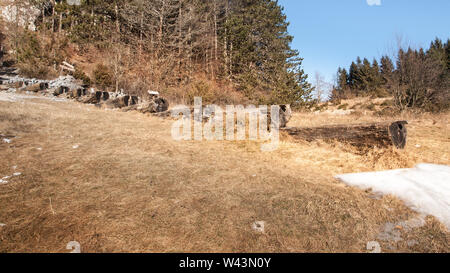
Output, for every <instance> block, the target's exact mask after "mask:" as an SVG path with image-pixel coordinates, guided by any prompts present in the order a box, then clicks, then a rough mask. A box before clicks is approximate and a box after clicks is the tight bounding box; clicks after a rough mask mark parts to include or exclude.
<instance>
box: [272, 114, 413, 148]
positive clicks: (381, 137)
mask: <svg viewBox="0 0 450 273" xmlns="http://www.w3.org/2000/svg"><path fill="white" fill-rule="evenodd" d="M406 124H408V122H407V121H397V122H394V123H374V124H357V125H332V126H322V127H310V128H298V127H296V128H295V127H293V128H285V129H280V130H281V131H282V132H286V133H288V134H289V135H290V136H292V137H293V138H296V139H302V140H306V141H314V140H319V139H320V140H325V141H327V140H336V141H340V142H345V143H349V144H351V145H354V146H358V147H360V146H369V147H374V146H378V147H388V146H391V145H393V146H395V147H397V148H398V149H403V148H405V145H406V137H407V130H406V126H405V125H406Z"/></svg>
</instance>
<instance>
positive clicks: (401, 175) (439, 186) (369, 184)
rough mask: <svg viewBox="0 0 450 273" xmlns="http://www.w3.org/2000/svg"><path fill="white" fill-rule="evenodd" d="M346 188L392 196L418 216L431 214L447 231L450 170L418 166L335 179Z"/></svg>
mask: <svg viewBox="0 0 450 273" xmlns="http://www.w3.org/2000/svg"><path fill="white" fill-rule="evenodd" d="M336 178H337V179H339V180H341V181H343V182H344V183H346V184H348V185H350V186H356V187H359V188H361V189H364V190H365V189H372V191H374V192H375V193H381V194H392V195H395V196H397V197H398V198H400V199H402V200H403V201H404V202H405V203H406V205H407V206H409V207H411V208H412V209H413V210H415V211H418V212H420V213H425V214H431V215H433V216H435V217H436V218H437V219H439V220H440V221H442V223H444V224H445V225H446V226H447V228H448V229H450V167H449V166H443V165H434V164H419V165H417V166H416V167H415V168H412V169H399V170H391V171H383V172H370V173H354V174H343V175H338V176H336Z"/></svg>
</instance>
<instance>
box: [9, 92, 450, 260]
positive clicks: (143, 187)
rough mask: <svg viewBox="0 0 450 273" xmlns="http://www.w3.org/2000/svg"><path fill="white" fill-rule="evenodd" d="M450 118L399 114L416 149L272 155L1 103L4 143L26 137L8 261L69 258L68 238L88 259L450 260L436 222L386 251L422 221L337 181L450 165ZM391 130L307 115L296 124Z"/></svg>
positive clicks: (14, 146)
mask: <svg viewBox="0 0 450 273" xmlns="http://www.w3.org/2000/svg"><path fill="white" fill-rule="evenodd" d="M405 115H406V114H405ZM449 117H450V115H449V114H442V115H438V116H436V115H418V116H417V115H416V116H408V115H406V116H399V117H390V118H389V119H392V120H395V119H396V120H408V121H409V123H410V124H409V126H408V130H409V131H408V133H409V139H408V145H407V148H406V149H405V150H403V151H399V150H394V149H387V150H386V149H385V150H381V149H372V150H368V151H365V153H360V152H358V151H356V150H354V148H352V147H350V146H347V145H345V144H340V143H324V142H320V141H318V142H312V143H307V142H293V141H290V140H289V139H288V138H284V140H283V142H282V143H281V145H280V148H279V149H278V150H277V151H275V152H269V153H264V152H261V151H260V144H259V143H255V142H227V141H223V142H219V141H211V142H207V141H205V142H194V141H192V142H177V141H174V140H172V138H171V133H170V130H171V124H172V122H173V121H172V120H170V119H161V118H157V117H153V116H147V115H143V114H139V113H133V112H130V113H124V112H119V111H111V110H104V109H98V108H96V107H94V106H92V105H83V104H80V103H76V102H72V101H67V102H64V101H63V102H56V101H51V100H48V99H37V98H35V99H25V100H19V101H16V102H6V101H0V133H1V134H4V135H13V136H15V138H12V139H11V140H12V141H11V143H6V142H3V141H2V142H0V176H1V177H3V176H6V175H11V174H12V173H13V172H20V173H22V174H21V175H20V176H16V177H13V178H11V179H10V181H9V183H8V184H4V185H0V223H3V224H4V225H3V226H1V227H0V252H69V250H67V249H66V245H67V243H68V242H69V241H78V242H79V243H80V244H81V251H82V252H368V250H367V248H366V246H367V243H368V242H369V241H378V242H379V243H380V245H381V249H382V251H383V252H448V251H449V246H448V242H449V239H450V233H449V231H448V230H447V229H446V228H445V226H444V225H443V224H441V223H440V222H439V221H437V220H436V219H435V218H434V217H431V216H427V217H426V222H425V225H423V226H419V227H415V228H412V229H403V228H402V227H401V226H397V227H396V229H398V230H396V232H397V233H398V234H400V236H401V238H402V239H401V240H399V241H395V240H386V241H383V240H379V239H378V238H379V235H380V233H381V232H382V231H383V228H384V227H385V225H386V223H399V222H401V221H407V220H410V219H414V218H415V217H417V214H416V213H415V212H414V211H412V210H410V209H409V208H407V207H406V206H405V205H404V204H403V202H402V201H400V200H398V199H397V198H395V197H393V196H384V197H378V196H375V195H374V194H373V193H371V192H370V191H363V190H360V189H357V188H352V187H348V186H345V185H344V184H343V183H341V182H339V181H337V180H335V179H334V178H333V177H334V175H336V174H341V173H349V172H362V171H374V170H386V169H394V168H404V167H413V166H414V165H415V164H416V163H422V162H426V163H437V164H447V165H450V134H449V132H450V131H449V125H448V124H449ZM386 119H387V118H386V117H384V118H381V117H380V118H377V117H373V116H372V115H368V114H364V113H359V114H351V115H336V114H327V113H320V114H314V113H308V114H295V117H294V119H293V120H292V121H291V123H290V124H289V125H290V126H312V125H321V124H338V123H349V122H359V123H360V122H366V121H367V122H369V121H370V122H372V121H385V120H386ZM74 147H75V148H74ZM14 166H16V168H15V169H14ZM255 221H265V232H264V233H257V232H255V231H254V230H252V228H251V225H252V223H253V222H255ZM410 242H415V243H414V244H411V243H410Z"/></svg>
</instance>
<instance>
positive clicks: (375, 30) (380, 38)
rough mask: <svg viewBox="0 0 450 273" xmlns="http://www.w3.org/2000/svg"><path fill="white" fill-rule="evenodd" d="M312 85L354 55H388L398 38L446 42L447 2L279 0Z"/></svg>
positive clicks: (449, 35) (329, 76)
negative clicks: (318, 78) (316, 73)
mask: <svg viewBox="0 0 450 273" xmlns="http://www.w3.org/2000/svg"><path fill="white" fill-rule="evenodd" d="M278 2H279V4H281V5H282V6H283V7H284V12H285V14H286V15H287V17H288V21H289V22H290V26H289V33H290V34H291V35H293V36H294V38H295V39H294V42H293V44H292V47H293V48H295V49H298V50H299V51H300V56H301V57H303V58H304V59H305V60H304V61H303V67H304V69H305V72H306V73H308V74H309V80H310V81H311V82H312V81H313V79H314V74H315V72H316V71H319V72H320V73H321V74H322V75H323V76H325V78H326V80H327V81H331V80H333V78H334V75H335V73H336V71H337V69H338V67H339V66H341V67H345V68H348V66H350V64H351V62H352V61H353V60H355V59H356V57H357V56H361V57H362V58H363V57H367V58H368V59H369V60H372V59H373V58H374V57H375V58H377V59H379V58H380V57H381V56H382V55H384V54H389V55H392V54H393V52H395V50H394V49H395V48H396V45H397V42H396V41H397V37H403V41H404V44H407V45H411V46H413V47H418V46H423V47H428V46H429V44H430V42H431V41H432V40H434V38H435V37H439V38H441V39H442V40H447V39H448V38H450V0H429V1H426V0H279V1H278ZM368 2H370V3H371V4H372V5H369V4H368Z"/></svg>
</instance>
